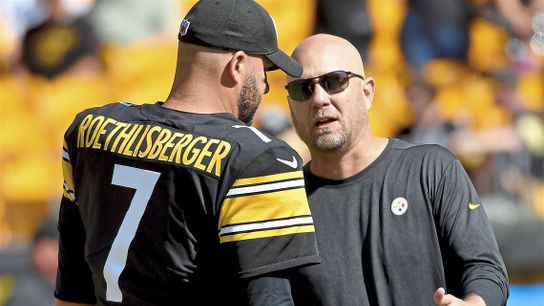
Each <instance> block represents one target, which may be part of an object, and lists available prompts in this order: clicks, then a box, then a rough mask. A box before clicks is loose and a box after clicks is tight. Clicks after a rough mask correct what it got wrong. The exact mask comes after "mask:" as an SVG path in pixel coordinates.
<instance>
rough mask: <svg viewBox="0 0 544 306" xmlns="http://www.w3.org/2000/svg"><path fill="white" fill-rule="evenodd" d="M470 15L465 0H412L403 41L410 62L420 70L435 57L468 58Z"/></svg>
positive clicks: (406, 56)
mask: <svg viewBox="0 0 544 306" xmlns="http://www.w3.org/2000/svg"><path fill="white" fill-rule="evenodd" d="M470 17H471V9H470V6H469V5H468V4H467V3H466V2H465V0H454V1H436V0H408V12H407V15H406V18H405V20H404V24H403V25H402V31H401V41H400V42H401V48H402V51H403V53H404V56H405V59H406V62H407V64H408V65H409V66H410V67H411V68H412V69H414V70H415V71H417V72H420V71H421V70H422V69H423V68H424V66H425V64H427V62H429V61H430V60H432V59H438V58H447V59H453V60H459V61H465V60H466V57H467V52H468V47H469V31H468V30H469V19H470Z"/></svg>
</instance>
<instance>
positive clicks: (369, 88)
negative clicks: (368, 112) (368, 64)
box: [363, 77, 376, 109]
mask: <svg viewBox="0 0 544 306" xmlns="http://www.w3.org/2000/svg"><path fill="white" fill-rule="evenodd" d="M375 90H376V83H375V82H374V79H373V78H371V77H367V78H366V79H365V85H364V86H363V96H364V97H365V103H366V104H367V106H366V107H367V108H368V109H370V107H372V101H373V100H374V92H375Z"/></svg>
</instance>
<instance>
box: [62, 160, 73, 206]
mask: <svg viewBox="0 0 544 306" xmlns="http://www.w3.org/2000/svg"><path fill="white" fill-rule="evenodd" d="M62 175H63V176H64V182H66V185H67V186H66V187H67V188H68V189H69V190H71V191H73V192H74V193H75V188H74V178H73V174H72V164H70V163H69V162H67V161H66V160H64V159H63V160H62ZM64 196H65V197H66V198H68V199H70V200H71V201H74V202H75V200H76V199H75V198H74V195H73V194H71V193H70V192H68V191H67V190H66V188H64Z"/></svg>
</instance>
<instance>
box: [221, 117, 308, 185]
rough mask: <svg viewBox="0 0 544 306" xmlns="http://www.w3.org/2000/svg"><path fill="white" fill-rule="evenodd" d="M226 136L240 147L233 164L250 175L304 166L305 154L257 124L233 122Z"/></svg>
mask: <svg viewBox="0 0 544 306" xmlns="http://www.w3.org/2000/svg"><path fill="white" fill-rule="evenodd" d="M226 138H227V141H229V142H231V143H234V144H235V146H236V149H237V150H236V153H235V154H236V155H235V156H233V167H234V168H236V169H238V170H240V172H244V173H246V175H249V176H251V175H254V176H258V175H266V174H273V173H282V172H290V171H300V170H302V158H301V157H300V156H299V154H298V153H297V152H296V151H295V150H294V149H293V148H292V147H291V146H289V145H288V144H287V143H286V142H285V141H283V140H281V139H278V138H276V137H273V136H271V135H269V134H267V133H265V132H263V131H261V130H259V129H257V128H255V127H251V126H247V125H233V126H231V129H230V131H229V133H228V135H226Z"/></svg>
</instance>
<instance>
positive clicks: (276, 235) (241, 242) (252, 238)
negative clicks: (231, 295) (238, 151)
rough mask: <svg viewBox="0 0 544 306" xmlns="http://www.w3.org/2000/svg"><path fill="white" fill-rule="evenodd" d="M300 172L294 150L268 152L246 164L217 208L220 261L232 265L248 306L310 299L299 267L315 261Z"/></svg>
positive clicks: (313, 243)
mask: <svg viewBox="0 0 544 306" xmlns="http://www.w3.org/2000/svg"><path fill="white" fill-rule="evenodd" d="M301 170H302V166H301V160H300V157H299V156H298V155H297V154H296V153H295V152H294V151H293V150H292V149H290V148H288V147H280V148H278V147H275V148H271V149H269V150H266V151H265V152H263V153H261V154H260V155H258V156H257V157H254V158H253V159H252V160H251V161H249V162H244V164H243V168H242V169H241V171H240V172H239V173H237V175H236V177H237V179H236V180H235V181H234V182H233V183H232V184H231V185H230V186H229V190H228V192H226V194H227V196H226V198H225V199H224V200H223V202H222V203H221V208H220V216H219V225H218V228H219V237H220V243H221V248H222V250H223V252H224V255H223V257H224V258H229V257H230V258H232V261H234V266H235V267H237V270H238V271H237V274H238V275H239V277H240V278H241V281H242V283H244V284H245V288H243V289H246V292H245V293H244V296H246V297H247V301H248V303H249V304H250V305H268V303H270V305H292V303H293V300H292V299H293V298H297V297H302V296H311V295H312V293H311V290H312V289H311V288H313V287H312V286H307V285H305V284H308V283H312V282H313V279H312V278H310V277H309V276H308V275H306V274H305V272H306V270H305V269H303V268H302V267H304V266H309V265H314V264H317V263H319V255H318V253H317V241H316V238H315V229H314V226H313V220H312V218H311V215H310V209H309V205H308V201H307V198H306V192H305V189H304V177H303V173H302V171H301ZM291 296H293V298H291ZM290 303H291V304H290ZM301 303H302V302H300V303H299V302H297V305H303V304H301ZM314 305H315V304H314Z"/></svg>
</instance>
